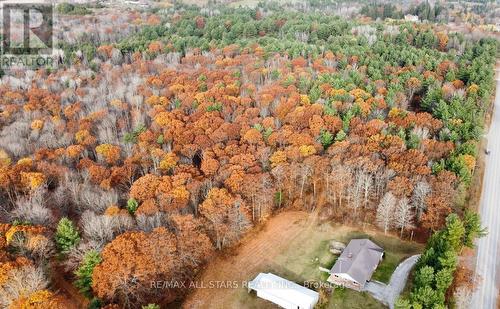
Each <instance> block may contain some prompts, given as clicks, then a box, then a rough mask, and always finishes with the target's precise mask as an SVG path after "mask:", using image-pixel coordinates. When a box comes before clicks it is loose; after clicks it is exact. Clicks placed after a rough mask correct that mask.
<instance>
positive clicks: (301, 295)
mask: <svg viewBox="0 0 500 309" xmlns="http://www.w3.org/2000/svg"><path fill="white" fill-rule="evenodd" d="M250 290H254V291H256V292H257V296H258V297H260V298H263V299H266V300H268V301H270V302H273V303H275V304H277V305H279V306H280V307H282V308H287V309H313V308H314V306H315V305H316V303H317V302H318V300H319V294H318V293H317V292H315V291H312V290H309V289H307V288H305V287H303V286H300V285H298V284H297V283H295V282H291V281H288V280H286V279H283V278H281V277H278V276H276V275H274V274H271V273H267V274H266V273H260V274H258V275H257V277H255V279H253V280H252V281H250V282H249V283H248V291H250Z"/></svg>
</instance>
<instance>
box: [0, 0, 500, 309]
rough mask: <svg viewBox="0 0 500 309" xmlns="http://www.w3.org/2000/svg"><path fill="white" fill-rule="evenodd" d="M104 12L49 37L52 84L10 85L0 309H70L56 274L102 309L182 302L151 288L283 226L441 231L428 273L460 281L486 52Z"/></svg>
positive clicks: (215, 17)
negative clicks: (276, 217)
mask: <svg viewBox="0 0 500 309" xmlns="http://www.w3.org/2000/svg"><path fill="white" fill-rule="evenodd" d="M317 5H321V3H319V4H317ZM100 10H101V9H99V10H97V11H95V12H94V13H92V14H89V13H88V12H87V11H85V14H84V15H81V16H76V15H72V17H71V18H67V19H64V18H62V19H61V20H60V21H59V22H58V23H59V24H56V28H58V29H60V30H59V31H58V32H56V36H57V39H58V42H59V43H58V48H59V50H60V56H59V64H58V65H57V66H56V67H52V68H40V69H38V70H25V69H22V70H16V69H12V70H10V71H4V72H2V74H3V76H2V78H1V82H0V205H1V207H0V208H1V210H2V211H1V212H0V221H1V222H2V224H0V236H1V237H0V248H1V252H0V307H2V308H35V307H27V306H28V305H29V304H31V305H32V304H34V303H35V304H38V305H40V307H36V308H68V306H69V305H68V304H67V303H66V302H67V300H66V299H65V297H63V296H61V295H60V294H58V293H57V289H54V288H53V287H54V285H53V282H52V281H53V280H54V279H53V276H52V275H51V273H52V272H53V271H54V269H57V271H58V272H61V273H64V277H65V278H66V279H68V281H69V282H71V283H72V284H73V285H74V286H75V287H76V288H77V289H78V290H79V291H80V293H81V294H82V295H83V297H86V298H88V299H89V300H91V304H92V305H93V306H95V307H99V306H105V305H107V306H108V307H107V308H114V307H112V306H111V305H109V304H114V306H120V308H121V307H123V308H141V306H143V305H148V304H153V303H154V304H160V305H166V304H168V303H171V302H174V301H179V300H181V299H182V298H183V297H184V296H185V295H186V293H189V290H188V289H182V288H171V289H160V290H158V289H151V288H150V282H151V281H154V280H166V281H168V280H179V281H183V282H189V281H190V280H193V279H194V278H195V276H196V274H197V273H198V272H199V271H200V269H201V268H202V267H203V265H204V264H205V263H207V262H209V261H210V259H211V258H212V256H214V255H216V254H219V252H220V251H221V250H223V249H225V248H229V247H232V246H235V245H237V244H238V241H239V240H240V239H241V237H242V236H243V235H244V234H245V233H246V232H248V231H249V230H250V229H251V228H252V227H253V226H255V225H257V224H260V223H262V222H264V221H266V219H267V218H269V217H270V216H272V215H273V214H274V213H276V212H278V211H286V210H289V209H298V210H305V211H308V212H314V211H317V212H319V213H320V214H321V215H322V216H323V217H324V218H326V219H327V220H331V221H332V222H342V223H346V224H360V223H367V224H372V225H373V226H374V227H376V228H377V229H379V230H381V231H383V232H387V233H389V232H394V233H395V234H397V235H399V236H400V237H408V235H410V233H413V234H415V233H416V234H417V235H420V237H421V238H422V239H426V238H427V237H429V236H430V235H432V234H433V233H435V232H437V231H439V232H437V233H435V234H434V235H435V236H433V237H432V238H431V241H430V242H429V245H428V246H429V247H432V246H433V244H437V243H439V244H441V245H439V246H438V245H436V246H438V247H439V248H441V251H439V252H437V251H433V252H431V253H428V256H426V260H424V261H423V262H422V261H421V262H420V263H421V265H420V266H419V269H422V268H424V267H430V266H428V265H430V264H433V265H434V266H435V269H434V268H433V271H434V270H435V271H436V272H438V271H440V270H443V269H445V270H446V271H448V272H449V273H450V274H451V275H450V276H453V272H454V270H455V269H454V267H453V263H454V260H452V258H451V257H450V256H451V255H454V254H457V252H458V251H459V248H461V247H462V246H472V243H471V242H472V241H473V238H474V235H475V234H474V233H475V232H477V231H478V230H479V228H480V226H479V223H478V222H477V216H475V214H472V213H470V212H469V211H468V210H466V196H467V190H468V188H469V187H470V186H471V184H473V173H474V169H475V167H476V158H477V154H478V141H479V140H480V139H481V137H482V134H483V128H484V119H485V115H486V113H487V112H488V110H489V108H490V104H491V96H492V95H493V94H494V70H493V67H494V64H495V57H496V55H497V51H498V42H497V41H496V40H494V39H488V38H482V39H473V38H471V37H468V36H465V35H463V34H461V33H458V32H453V31H448V30H447V29H446V27H442V26H440V27H437V26H436V25H434V24H429V23H407V22H403V21H400V22H396V23H386V22H383V21H366V19H343V18H341V17H336V16H333V15H327V14H323V13H322V12H321V11H320V10H305V11H300V12H299V11H296V10H288V11H286V10H283V9H280V7H279V6H278V5H277V4H274V3H271V4H268V5H264V4H260V5H259V6H258V7H257V8H255V9H249V8H238V9H236V8H234V9H233V8H229V7H224V6H222V7H216V8H210V9H207V8H202V9H201V8H198V7H192V6H185V5H175V6H172V7H170V8H164V9H156V10H145V11H135V10H123V12H118V13H116V11H115V13H114V14H113V13H111V12H112V11H105V10H106V9H105V8H104V9H102V10H103V11H100ZM69 12H70V11H68V12H66V14H72V13H69ZM71 12H73V11H71ZM64 13H65V11H64V12H61V14H64ZM75 14H76V13H75ZM450 214H452V215H451V216H450ZM447 217H448V219H447ZM461 220H462V221H463V222H462V221H461ZM454 233H455V234H454ZM452 234H453V235H459V236H456V237H458V238H460V239H463V243H458V242H455V243H452V244H450V243H448V242H447V241H448V239H449V237H448V236H449V235H452ZM277 237H279V235H277ZM447 237H448V238H447ZM442 239H445V240H442ZM471 239H472V240H471ZM442 241H444V242H446V245H442V243H441V242H442ZM440 254H442V255H446V256H447V257H448V258H450V259H451V261H449V264H446V265H441V264H439V263H443V262H442V259H441V260H439V258H440V257H441V255H440ZM438 260H439V261H440V262H436V261H438ZM426 262H427V264H425V263H426ZM426 265H427V266H426ZM455 266H456V261H455ZM425 271H427V274H428V273H430V271H429V269H426V270H425ZM443 274H444V272H443V273H441V275H443ZM446 274H448V273H446ZM424 275H425V274H424ZM424 275H421V276H424ZM441 275H440V276H441ZM436 280H437V279H436ZM422 282H423V283H422ZM422 282H421V284H422V286H427V287H425V289H426V293H430V292H429V289H430V290H434V291H437V290H439V289H441V290H439V295H434V296H433V297H435V298H433V303H434V304H436V303H444V302H445V299H444V295H445V292H446V288H448V286H449V285H450V284H451V281H450V282H445V283H444V284H441V283H435V282H434V281H432V280H428V281H425V282H424V281H422ZM436 284H441V285H439V286H438V287H439V289H438V288H436ZM429 286H432V288H430V287H429ZM418 293H419V292H418V291H417V290H415V293H414V294H413V296H412V298H411V299H407V300H405V301H406V302H407V303H406V304H408V306H409V304H410V303H412V302H413V304H416V303H419V304H423V305H422V306H423V308H430V305H432V304H433V303H431V304H430V305H429V304H428V303H426V301H428V300H426V298H425V297H424V296H422V295H420V294H418ZM437 293H438V292H436V294H437ZM402 303H403V302H402ZM152 308H154V307H152Z"/></svg>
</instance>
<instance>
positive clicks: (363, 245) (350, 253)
mask: <svg viewBox="0 0 500 309" xmlns="http://www.w3.org/2000/svg"><path fill="white" fill-rule="evenodd" d="M383 252H384V250H383V249H382V248H380V247H379V246H377V245H376V244H375V243H374V242H372V241H371V240H369V239H353V240H351V241H350V242H349V244H348V245H347V247H345V249H344V251H342V254H341V255H340V256H339V258H338V259H337V261H336V262H335V265H333V267H332V269H331V270H330V273H331V274H348V275H349V276H350V277H351V278H353V279H354V280H356V282H358V283H359V284H361V285H363V284H364V283H365V282H366V281H368V280H370V278H371V277H372V274H373V272H374V271H375V268H377V265H378V263H379V262H380V258H381V256H382V254H383Z"/></svg>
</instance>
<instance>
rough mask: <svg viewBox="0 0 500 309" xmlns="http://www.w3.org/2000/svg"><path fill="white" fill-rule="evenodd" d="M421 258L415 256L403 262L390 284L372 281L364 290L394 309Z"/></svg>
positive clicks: (395, 271) (418, 255)
mask: <svg viewBox="0 0 500 309" xmlns="http://www.w3.org/2000/svg"><path fill="white" fill-rule="evenodd" d="M419 257H420V254H417V255H413V256H410V257H409V258H407V259H406V260H404V261H403V262H401V263H400V264H399V265H398V267H396V270H394V273H393V274H392V276H391V280H390V281H389V284H385V283H382V282H378V281H370V282H367V283H366V285H365V288H364V290H365V291H367V292H368V293H370V294H372V295H373V297H375V298H376V299H378V300H379V301H381V302H382V303H384V304H385V305H387V306H389V308H391V309H393V308H394V303H395V302H396V300H397V298H398V297H399V294H401V292H402V291H403V289H404V287H405V285H406V280H407V279H408V274H409V273H410V270H411V269H412V268H413V266H414V265H415V263H416V262H417V260H418V258H419Z"/></svg>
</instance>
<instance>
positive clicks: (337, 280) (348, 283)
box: [328, 274, 363, 291]
mask: <svg viewBox="0 0 500 309" xmlns="http://www.w3.org/2000/svg"><path fill="white" fill-rule="evenodd" d="M328 282H331V283H333V284H335V285H338V286H343V287H346V288H350V289H353V290H356V291H361V289H362V288H363V286H361V285H360V284H358V283H357V282H355V281H352V280H349V279H346V278H342V277H340V276H337V275H335V274H332V275H331V276H330V277H328Z"/></svg>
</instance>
